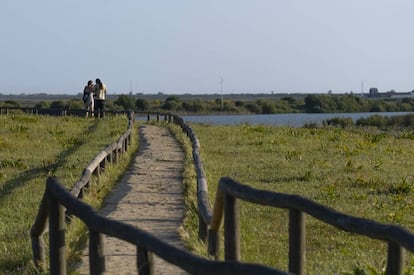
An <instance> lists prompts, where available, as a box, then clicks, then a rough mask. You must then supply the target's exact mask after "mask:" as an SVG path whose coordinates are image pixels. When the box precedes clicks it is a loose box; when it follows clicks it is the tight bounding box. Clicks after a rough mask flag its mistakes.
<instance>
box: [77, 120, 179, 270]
mask: <svg viewBox="0 0 414 275" xmlns="http://www.w3.org/2000/svg"><path fill="white" fill-rule="evenodd" d="M139 132H140V150H139V152H138V154H137V155H136V156H135V160H134V162H133V164H132V165H131V167H130V168H129V170H128V171H127V172H126V173H125V175H124V177H123V178H122V180H121V181H120V182H119V183H118V184H117V185H116V187H115V189H114V190H113V192H112V193H111V195H110V196H108V198H107V199H106V200H105V206H104V208H103V209H102V210H101V211H100V213H101V214H102V215H104V216H107V217H110V218H112V219H116V220H119V221H122V222H125V223H128V224H131V225H134V226H136V227H139V228H142V229H144V230H147V231H149V232H151V233H152V234H154V235H156V236H158V237H159V238H161V239H163V240H165V241H167V242H169V243H171V244H173V245H176V246H179V247H183V246H182V243H181V241H180V239H179V235H178V232H177V230H178V228H179V227H180V225H181V222H182V219H183V216H184V210H185V206H184V199H183V186H182V171H183V159H184V153H183V151H182V148H181V146H180V144H179V143H178V142H177V141H176V140H175V138H174V137H173V136H172V135H171V134H170V133H169V132H168V130H166V129H165V128H160V127H157V126H151V125H144V126H141V127H140V130H139ZM87 253H88V251H87V250H85V251H84V253H83V257H82V264H81V266H80V267H79V269H78V270H77V271H78V272H80V273H81V274H88V273H89V264H88V254H87ZM104 255H105V267H106V273H105V274H137V273H138V272H137V268H136V247H135V246H134V245H130V244H128V243H126V242H121V241H119V240H117V239H114V238H110V237H107V236H104ZM154 262H155V264H154V266H155V272H154V274H186V273H185V272H183V271H182V270H180V269H178V268H177V267H175V266H171V265H169V264H168V263H166V262H164V261H163V260H162V259H160V258H158V257H155V259H154Z"/></svg>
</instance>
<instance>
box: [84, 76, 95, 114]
mask: <svg viewBox="0 0 414 275" xmlns="http://www.w3.org/2000/svg"><path fill="white" fill-rule="evenodd" d="M93 93H94V86H93V81H92V80H89V81H88V84H87V85H86V86H85V88H84V89H83V97H82V99H83V103H84V105H85V110H86V117H88V116H89V115H90V116H91V117H92V116H93V109H94V101H93Z"/></svg>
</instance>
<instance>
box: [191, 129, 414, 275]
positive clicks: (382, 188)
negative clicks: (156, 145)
mask: <svg viewBox="0 0 414 275" xmlns="http://www.w3.org/2000/svg"><path fill="white" fill-rule="evenodd" d="M191 126H192V127H193V129H194V130H195V132H196V134H197V136H198V138H199V140H200V144H201V154H202V159H203V163H204V169H205V171H206V174H207V177H208V184H209V193H210V201H211V202H214V195H215V193H216V188H217V183H218V181H219V179H220V177H222V176H229V177H232V178H233V179H235V180H237V181H239V182H241V183H244V184H248V185H250V186H253V187H255V188H258V189H265V190H272V191H276V192H283V193H289V194H299V195H302V196H304V197H307V198H310V199H312V200H314V201H316V202H319V203H321V204H324V205H326V206H329V207H332V208H334V209H336V210H338V211H341V212H343V213H346V214H350V215H354V216H358V217H365V218H369V219H373V220H376V221H379V222H383V223H395V224H399V225H403V226H404V227H406V228H408V229H409V230H410V231H414V216H413V215H412V213H413V210H414V203H413V202H414V201H413V191H414V189H413V188H414V175H413V172H412V171H413V170H412V167H414V140H413V139H412V134H411V133H410V132H409V131H406V132H393V133H384V132H380V131H378V130H376V129H373V128H360V129H356V128H354V129H339V128H321V129H305V128H289V127H270V126H269V127H268V126H253V125H247V124H243V125H238V126H212V125H203V124H194V125H191ZM188 146H189V145H188V144H187V147H188ZM186 177H187V178H189V179H191V178H194V174H193V173H191V172H189V173H188V174H187V175H186ZM191 188H192V189H193V192H194V186H192V187H191V186H190V187H189V189H191ZM188 201H190V202H191V203H192V205H193V206H192V208H195V206H194V197H191V196H190V198H188ZM188 215H189V217H190V219H187V224H186V226H187V230H188V232H189V233H190V235H191V236H192V243H193V244H195V243H196V238H197V235H196V232H197V229H196V228H197V222H195V221H194V220H196V216H195V215H194V213H192V214H191V213H189V214H188ZM241 223H242V224H241V228H242V230H241V236H242V237H241V238H242V241H241V246H242V247H241V249H242V260H243V261H245V262H257V263H263V264H265V265H270V266H274V267H277V268H280V269H282V270H287V257H288V234H287V230H288V212H287V210H279V209H273V208H270V207H263V206H258V205H253V204H249V203H246V202H244V203H243V202H241ZM306 238H307V243H306V268H305V270H306V272H307V274H365V273H358V272H359V271H360V270H364V272H366V274H381V272H382V271H383V270H384V267H385V260H386V253H387V245H386V244H385V243H383V242H380V241H376V240H372V239H369V238H366V237H361V236H358V235H355V234H350V233H346V232H343V231H341V230H339V229H336V228H334V227H332V226H329V225H326V224H324V223H322V222H319V221H317V220H315V219H314V218H312V217H310V216H306ZM195 247H196V248H197V247H198V249H199V251H201V250H200V247H201V246H200V245H198V246H195ZM203 250H205V248H203ZM200 253H201V254H205V252H203V251H201V252H200ZM406 262H407V264H406V267H407V273H408V274H411V273H413V270H414V269H412V268H411V266H412V265H413V264H414V263H412V256H411V254H410V253H407V255H406Z"/></svg>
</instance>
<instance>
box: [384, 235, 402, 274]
mask: <svg viewBox="0 0 414 275" xmlns="http://www.w3.org/2000/svg"><path fill="white" fill-rule="evenodd" d="M403 269H404V251H403V248H402V247H401V246H400V245H399V244H397V243H394V242H392V241H389V242H388V256H387V270H386V271H385V274H386V275H402V274H403Z"/></svg>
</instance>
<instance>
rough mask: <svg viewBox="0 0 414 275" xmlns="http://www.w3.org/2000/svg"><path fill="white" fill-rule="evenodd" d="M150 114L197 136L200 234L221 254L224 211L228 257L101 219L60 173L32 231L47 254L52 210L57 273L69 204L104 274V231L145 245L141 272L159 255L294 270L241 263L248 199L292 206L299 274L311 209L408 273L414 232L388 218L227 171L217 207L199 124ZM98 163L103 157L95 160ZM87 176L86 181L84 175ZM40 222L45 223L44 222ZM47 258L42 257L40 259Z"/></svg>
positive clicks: (292, 257)
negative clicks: (378, 243)
mask: <svg viewBox="0 0 414 275" xmlns="http://www.w3.org/2000/svg"><path fill="white" fill-rule="evenodd" d="M146 115H147V120H150V119H151V116H154V115H155V116H156V120H157V121H160V117H162V116H164V121H168V122H174V123H176V124H178V125H179V126H180V127H181V128H182V130H183V131H184V132H185V133H186V134H187V136H188V137H189V139H190V140H191V142H192V154H193V158H194V164H195V169H196V173H197V204H198V215H199V238H200V239H201V240H203V241H205V242H207V244H208V251H209V254H210V255H212V256H214V257H215V259H216V260H218V247H219V240H220V238H219V237H218V232H219V230H220V227H221V224H222V220H223V215H224V254H225V255H224V257H225V262H220V261H210V260H207V259H203V258H199V257H197V256H194V255H192V254H189V253H188V252H186V251H183V250H180V249H178V248H175V247H173V246H171V245H169V244H167V243H164V242H163V241H161V240H159V239H157V238H156V237H154V236H152V235H151V234H150V233H148V232H144V231H142V230H139V229H137V228H133V227H131V226H129V225H126V224H122V223H120V222H116V221H113V220H110V219H106V218H104V217H101V216H99V215H98V214H97V213H95V212H94V210H93V209H92V208H90V206H88V205H86V204H84V203H83V202H82V201H80V200H79V199H78V198H77V197H79V196H76V194H81V193H82V192H81V191H77V190H78V189H77V188H73V189H72V192H69V191H67V190H65V189H64V188H63V187H62V186H61V185H60V184H59V182H58V180H57V179H54V178H50V179H48V182H47V190H46V192H45V195H44V197H43V199H42V206H41V208H42V207H43V208H45V209H46V205H49V210H44V211H39V214H38V218H37V220H36V223H35V225H34V226H33V228H32V232H31V233H36V234H32V243H33V247H34V250H33V252H34V255H41V254H42V253H44V252H43V251H44V247H43V244H42V242H43V240H42V239H41V238H39V236H40V235H41V234H42V233H43V231H44V225H45V224H46V218H47V213H48V212H50V213H49V215H50V218H49V219H50V222H49V231H50V233H49V238H50V244H51V248H50V250H51V252H50V254H51V255H50V261H51V262H50V268H51V272H52V270H53V272H52V273H53V274H64V272H65V270H66V269H65V268H66V267H64V266H65V264H64V261H65V259H64V256H63V255H64V254H62V253H63V252H62V251H64V234H63V233H62V232H63V228H64V221H65V219H64V217H65V215H64V212H63V211H64V210H63V209H64V208H63V207H65V208H66V209H67V211H69V212H70V213H71V214H73V215H75V216H78V217H79V218H80V219H81V220H82V221H83V222H85V224H86V225H87V226H88V228H89V229H90V234H89V237H90V246H89V255H90V258H89V261H90V268H91V270H90V271H91V274H100V273H101V272H102V271H103V269H104V259H103V257H102V254H101V250H102V247H101V243H100V240H101V234H107V235H110V236H114V237H116V238H119V239H122V240H124V241H127V242H130V243H133V244H135V245H136V246H137V270H138V272H139V274H152V272H153V267H152V262H151V258H152V254H153V253H155V254H157V255H158V256H160V257H161V258H163V259H164V260H166V261H168V262H170V263H172V264H175V265H177V266H179V267H181V268H182V269H184V270H186V271H188V272H190V273H196V274H286V273H284V272H282V271H280V270H276V269H271V268H269V267H265V266H262V265H256V264H243V263H238V261H240V258H241V255H240V223H239V216H240V213H239V201H240V200H243V201H247V202H251V203H256V204H260V205H267V206H272V207H278V208H284V209H287V210H288V211H289V255H288V258H289V264H288V271H289V272H292V273H295V274H304V273H305V235H306V234H305V233H306V231H305V214H308V215H310V216H312V217H314V218H316V219H318V220H320V221H323V222H325V223H327V224H330V225H333V226H335V227H337V228H339V229H342V230H345V231H347V232H352V233H356V234H360V235H364V236H367V237H370V238H374V239H378V240H382V241H385V242H387V243H388V258H387V268H386V274H403V267H404V261H403V258H404V257H403V255H404V250H403V249H404V248H405V249H407V250H408V251H410V252H414V234H412V233H411V232H409V231H408V230H406V229H404V228H403V227H400V226H397V225H390V224H382V223H378V222H375V221H372V220H369V219H364V218H357V217H353V216H350V215H346V214H343V213H340V212H337V211H335V210H333V209H331V208H328V207H326V206H323V205H320V204H318V203H316V202H314V201H312V200H309V199H306V198H303V197H301V196H298V195H288V194H281V193H276V192H271V191H265V190H258V189H254V188H251V187H249V186H247V185H243V184H241V183H238V182H236V181H234V180H233V179H230V178H226V177H224V178H221V179H220V181H219V185H218V189H217V192H216V197H215V202H214V208H213V211H212V210H211V208H210V202H209V199H208V184H207V179H206V176H205V172H204V170H203V165H202V161H201V157H200V143H199V141H198V139H197V137H196V135H195V133H194V131H193V130H192V128H191V127H190V126H189V125H188V124H186V123H185V122H184V120H183V119H182V118H181V117H180V116H178V115H175V114H172V113H146ZM97 159H102V157H99V158H98V157H97ZM92 163H95V161H93V162H92ZM96 163H99V161H96ZM99 166H100V165H98V166H96V167H99ZM84 174H88V175H89V174H92V172H87V171H86V172H85V173H84ZM83 177H85V179H83V180H82V178H83ZM83 177H82V178H81V180H79V182H80V181H82V182H86V181H87V180H86V179H87V177H88V176H87V175H84V176H83ZM82 184H83V183H82ZM82 184H80V185H82ZM75 186H76V184H75ZM48 201H49V202H48ZM45 213H46V214H45ZM52 214H53V218H52ZM39 216H40V218H39ZM38 220H39V221H38ZM52 221H53V222H52ZM37 223H39V225H36V224H37ZM40 228H42V229H41V230H40ZM52 232H53V233H52ZM52 244H53V246H54V247H53V248H52ZM35 247H37V250H35ZM52 254H53V255H52ZM40 258H41V257H40ZM43 258H44V257H43ZM41 262H42V261H36V260H35V263H38V264H39V263H41Z"/></svg>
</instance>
